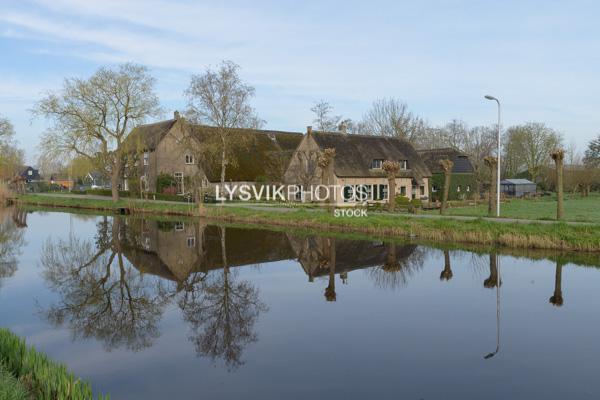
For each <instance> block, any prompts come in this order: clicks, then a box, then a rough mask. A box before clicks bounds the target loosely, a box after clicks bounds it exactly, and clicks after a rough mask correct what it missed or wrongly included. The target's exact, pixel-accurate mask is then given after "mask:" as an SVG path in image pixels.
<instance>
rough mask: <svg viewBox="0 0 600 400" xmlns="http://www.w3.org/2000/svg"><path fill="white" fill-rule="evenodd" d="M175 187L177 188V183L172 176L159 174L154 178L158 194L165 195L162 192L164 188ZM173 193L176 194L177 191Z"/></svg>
mask: <svg viewBox="0 0 600 400" xmlns="http://www.w3.org/2000/svg"><path fill="white" fill-rule="evenodd" d="M175 187H177V182H176V181H175V177H174V176H173V175H170V174H165V173H161V174H159V175H158V176H157V177H156V191H157V192H158V193H165V191H164V190H165V189H166V188H175ZM175 193H177V189H175ZM175 193H173V194H175Z"/></svg>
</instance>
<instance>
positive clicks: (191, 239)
mask: <svg viewBox="0 0 600 400" xmlns="http://www.w3.org/2000/svg"><path fill="white" fill-rule="evenodd" d="M187 247H188V248H189V249H191V248H193V247H196V236H188V237H187Z"/></svg>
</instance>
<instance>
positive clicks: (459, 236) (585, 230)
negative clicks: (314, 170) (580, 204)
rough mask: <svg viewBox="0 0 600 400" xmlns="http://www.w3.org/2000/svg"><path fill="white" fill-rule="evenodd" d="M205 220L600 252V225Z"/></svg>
mask: <svg viewBox="0 0 600 400" xmlns="http://www.w3.org/2000/svg"><path fill="white" fill-rule="evenodd" d="M18 202H19V203H21V204H30V205H36V206H44V207H67V208H77V209H93V210H101V211H108V212H117V211H118V210H119V208H121V207H126V208H129V210H130V211H131V212H132V213H134V214H136V213H142V214H143V213H146V214H162V215H182V216H200V214H199V211H198V207H197V205H193V204H190V205H188V204H181V203H166V202H153V201H139V200H137V201H132V200H120V201H119V202H116V203H114V202H112V200H110V199H89V198H77V197H68V198H67V197H50V196H40V195H24V196H21V197H19V199H18ZM202 216H203V217H206V218H210V219H214V220H220V221H225V222H232V223H243V224H253V225H261V226H263V227H267V226H273V227H277V226H280V227H281V226H287V227H295V228H310V229H317V230H319V231H332V232H348V233H350V232H356V233H363V234H369V235H376V236H380V237H381V236H383V237H398V238H411V239H420V240H427V241H435V242H447V243H472V244H483V245H490V246H498V245H499V246H507V247H513V248H530V249H558V250H565V251H592V252H598V251H600V224H586V225H570V224H566V223H545V224H544V223H535V222H531V223H523V222H518V223H517V222H514V223H508V222H493V221H487V220H483V219H474V220H468V221H462V220H456V219H452V218H435V219H434V218H417V217H412V216H408V215H398V214H386V213H374V212H371V213H369V216H368V217H362V218H355V217H335V216H334V215H332V214H331V213H328V212H325V211H322V210H321V209H310V208H297V209H289V210H285V212H283V211H281V210H279V211H277V210H268V209H255V208H249V207H241V206H240V207H234V206H227V207H220V206H215V205H207V206H206V207H205V209H204V213H203V215H202Z"/></svg>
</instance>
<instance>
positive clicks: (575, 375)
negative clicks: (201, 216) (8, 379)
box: [0, 209, 600, 400]
mask: <svg viewBox="0 0 600 400" xmlns="http://www.w3.org/2000/svg"><path fill="white" fill-rule="evenodd" d="M599 288H600V259H599V257H598V255H591V254H582V253H575V254H559V253H547V252H546V253H538V252H511V251H509V250H499V249H498V250H497V249H489V248H487V249H482V248H470V249H464V248H460V247H436V246H435V245H423V244H417V243H401V242H387V241H385V240H379V239H372V240H353V239H350V238H347V237H340V236H337V237H335V236H318V235H314V234H306V233H292V232H286V231H269V230H264V229H255V228H254V229H248V228H241V227H231V226H227V227H225V226H217V225H211V224H209V223H206V222H199V221H198V220H174V219H168V220H165V219H153V218H139V217H132V216H126V217H125V216H123V217H121V216H102V215H87V214H70V213H64V212H39V211H36V212H28V211H24V210H18V209H0V321H1V324H0V325H1V326H3V327H6V328H9V329H11V330H12V331H13V332H14V333H16V334H18V335H19V336H21V337H23V338H25V339H26V340H27V342H28V343H29V344H31V345H34V346H35V347H36V349H38V350H40V351H43V352H45V353H46V354H48V355H49V356H50V357H51V358H53V359H54V360H57V361H60V362H63V363H64V364H66V365H67V366H68V368H69V369H70V370H72V371H73V372H74V373H75V374H76V375H77V376H79V377H82V378H84V379H86V380H89V381H90V382H91V383H92V386H93V387H94V389H95V390H97V391H99V392H102V393H110V395H111V398H113V399H146V400H147V399H165V398H171V399H196V398H205V399H240V398H260V399H283V398H285V399H306V398H328V399H364V398H372V399H416V400H418V399H481V398H486V399H506V398H545V399H565V398H568V399H597V398H599V397H600V380H599V379H598V378H597V374H598V373H597V372H596V370H595V369H596V367H597V365H598V364H597V362H598V360H599V359H600V340H599V338H600V290H599Z"/></svg>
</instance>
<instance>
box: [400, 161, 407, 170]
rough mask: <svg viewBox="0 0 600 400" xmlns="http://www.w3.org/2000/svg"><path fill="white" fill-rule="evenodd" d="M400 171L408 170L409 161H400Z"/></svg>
mask: <svg viewBox="0 0 600 400" xmlns="http://www.w3.org/2000/svg"><path fill="white" fill-rule="evenodd" d="M400 169H408V161H407V160H401V161H400Z"/></svg>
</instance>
